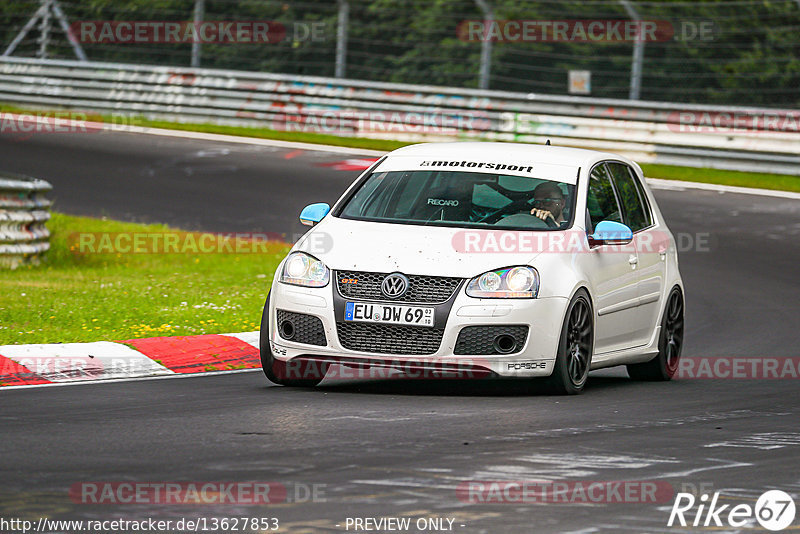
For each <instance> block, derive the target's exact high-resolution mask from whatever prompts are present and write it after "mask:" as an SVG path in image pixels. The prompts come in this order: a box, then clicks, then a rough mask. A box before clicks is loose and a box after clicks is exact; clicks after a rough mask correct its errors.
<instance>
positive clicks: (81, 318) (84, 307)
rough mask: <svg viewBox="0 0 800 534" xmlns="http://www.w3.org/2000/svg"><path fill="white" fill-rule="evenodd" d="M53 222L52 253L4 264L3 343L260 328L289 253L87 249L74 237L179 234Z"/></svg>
mask: <svg viewBox="0 0 800 534" xmlns="http://www.w3.org/2000/svg"><path fill="white" fill-rule="evenodd" d="M48 227H49V229H50V232H51V233H52V237H51V239H50V242H51V250H50V251H49V252H48V253H47V255H46V256H45V258H44V260H43V262H42V264H41V265H38V266H31V265H26V266H22V267H20V268H18V269H16V270H5V269H0V345H3V344H20V343H56V342H65V343H66V342H79V341H99V340H123V339H131V338H141V337H155V336H177V335H196V334H214V333H224V332H244V331H253V330H258V327H259V322H260V319H261V310H262V308H263V306H264V299H265V298H266V294H267V292H268V291H269V286H270V284H271V283H272V277H273V273H274V271H275V268H276V267H277V265H278V263H279V262H280V260H281V259H282V258H283V256H284V255H285V254H286V252H287V251H288V249H289V245H287V244H285V243H276V242H272V243H269V244H262V246H260V248H259V252H258V253H238V254H233V253H226V252H214V253H193V252H189V253H169V254H165V253H137V254H130V253H101V254H93V253H91V252H90V250H91V249H90V248H87V247H85V248H84V250H85V251H89V253H82V254H81V253H78V252H79V250H76V247H77V246H78V244H79V243H80V242H79V241H76V240H75V237H74V236H73V237H72V238H70V235H71V234H75V233H78V232H93V233H96V232H112V233H116V232H148V233H153V232H155V233H160V232H165V231H170V232H172V231H174V230H172V229H170V228H168V227H167V226H164V225H140V224H131V223H122V222H117V221H109V220H100V219H91V218H86V217H72V216H67V215H62V214H59V213H54V214H53V218H52V220H51V221H50V222H49V223H48ZM178 235H179V236H183V237H185V236H188V234H187V233H185V232H182V233H178ZM192 235H193V236H199V234H192ZM95 243H96V244H100V243H102V242H101V241H99V240H97V241H95ZM123 245H124V243H123ZM70 247H72V250H70ZM243 248H245V249H247V250H252V249H253V248H254V247H249V246H247V247H243Z"/></svg>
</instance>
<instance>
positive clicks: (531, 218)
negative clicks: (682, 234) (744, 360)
mask: <svg viewBox="0 0 800 534" xmlns="http://www.w3.org/2000/svg"><path fill="white" fill-rule="evenodd" d="M300 220H301V222H302V223H303V224H306V225H309V226H311V227H312V228H311V229H310V230H309V231H308V232H307V233H306V234H305V235H304V236H303V238H301V239H300V240H299V241H298V242H297V243H296V244H295V245H294V247H293V248H292V250H291V251H290V252H289V254H288V255H287V257H286V258H285V259H284V260H283V261H282V262H281V264H280V265H279V266H278V270H277V272H276V275H275V278H274V281H273V283H272V287H271V290H270V293H269V295H268V297H267V300H266V304H265V306H264V313H263V316H262V321H261V333H260V350H261V361H262V365H263V369H264V373H265V374H266V376H267V378H269V380H270V381H272V382H275V383H277V384H283V385H287V386H300V387H311V386H315V385H317V384H318V383H319V382H321V381H322V380H323V378H325V374H326V373H327V372H328V371H329V370H330V369H331V368H332V367H334V366H339V367H342V366H343V367H342V368H349V369H384V370H392V371H393V372H400V373H404V374H410V375H412V376H418V377H428V376H431V377H434V376H436V377H439V376H490V377H496V378H516V379H538V382H539V383H543V385H545V386H547V387H549V388H550V389H552V390H554V391H556V392H559V393H564V394H574V393H579V392H581V391H582V390H583V388H584V386H585V384H586V381H587V376H588V374H589V371H590V370H594V369H600V368H604V367H611V366H616V365H625V366H627V371H628V374H629V375H630V377H632V378H634V379H639V380H669V379H671V378H672V377H673V375H674V374H675V372H676V370H677V367H678V362H679V358H680V354H681V348H682V344H683V328H684V326H683V315H684V294H683V284H682V281H681V276H680V272H679V269H678V257H677V251H676V246H675V241H674V238H673V236H672V234H671V233H670V231H669V229H668V227H667V225H666V222H665V221H664V218H663V216H662V215H661V212H660V211H659V209H658V206H657V204H656V201H655V198H654V197H653V195H652V193H651V192H650V190H649V188H648V186H647V183H646V182H645V180H644V178H643V175H642V170H641V168H640V167H639V166H638V165H637V164H636V163H634V162H632V161H630V160H629V159H627V158H624V157H621V156H618V155H614V154H609V153H603V152H596V151H591V150H582V149H575V148H563V147H556V146H550V145H546V146H545V145H531V144H512V143H466V142H464V143H424V144H418V145H413V146H408V147H404V148H401V149H398V150H395V151H393V152H391V153H389V154H387V155H385V156H384V157H382V158H380V159H379V160H378V161H377V162H375V164H374V165H373V166H372V167H371V168H369V169H368V170H367V171H366V172H364V173H363V174H362V175H361V176H360V177H359V178H358V179H356V180H355V181H354V182H353V184H352V185H351V186H350V187H349V188H348V189H347V190H346V191H345V193H344V194H343V195H342V196H341V198H340V199H339V200H338V201H337V202H336V203H335V204H334V206H333V207H332V208H331V207H330V206H329V205H328V204H325V203H317V204H312V205H309V206H307V207H306V208H305V209H303V211H302V212H301V214H300Z"/></svg>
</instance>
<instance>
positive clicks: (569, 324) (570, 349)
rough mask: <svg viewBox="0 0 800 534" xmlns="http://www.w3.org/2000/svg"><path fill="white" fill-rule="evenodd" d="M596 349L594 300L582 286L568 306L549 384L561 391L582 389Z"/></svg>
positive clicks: (567, 391)
mask: <svg viewBox="0 0 800 534" xmlns="http://www.w3.org/2000/svg"><path fill="white" fill-rule="evenodd" d="M593 351H594V313H593V312H592V304H591V301H590V299H589V294H588V293H587V292H586V290H584V289H579V290H578V292H577V293H576V294H575V296H574V297H572V300H571V301H570V303H569V306H568V307H567V313H566V316H565V317H564V325H563V326H562V327H561V337H560V339H559V341H558V354H557V355H556V362H555V366H554V368H553V374H552V375H550V378H548V386H549V388H550V389H551V390H552V391H553V392H554V393H557V394H560V395H577V394H578V393H581V392H582V391H583V387H584V386H585V385H586V380H587V378H588V376H589V368H590V367H591V365H592V353H593Z"/></svg>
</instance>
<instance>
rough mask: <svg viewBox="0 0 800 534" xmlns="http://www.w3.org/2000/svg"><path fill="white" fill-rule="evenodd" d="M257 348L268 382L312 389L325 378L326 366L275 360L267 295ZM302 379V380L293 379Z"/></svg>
mask: <svg viewBox="0 0 800 534" xmlns="http://www.w3.org/2000/svg"><path fill="white" fill-rule="evenodd" d="M259 348H260V352H261V368H262V369H263V371H264V375H266V377H267V378H268V379H269V381H270V382H273V383H275V384H278V385H281V386H289V387H298V388H313V387H314V386H316V385H317V384H319V383H320V382H322V379H323V378H325V373H327V371H328V366H327V365H325V364H317V363H316V362H313V361H305V360H303V361H296V362H294V361H293V362H289V364H288V365H287V362H285V361H283V360H279V359H277V358H275V356H273V354H272V349H271V347H270V335H269V295H267V302H266V304H264V312H263V313H262V314H261V331H260V332H259ZM295 377H302V378H295Z"/></svg>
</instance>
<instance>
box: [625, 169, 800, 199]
mask: <svg viewBox="0 0 800 534" xmlns="http://www.w3.org/2000/svg"><path fill="white" fill-rule="evenodd" d="M641 167H642V170H643V171H644V175H645V176H647V177H648V178H661V179H664V180H684V181H687V182H702V183H706V184H720V185H735V186H739V187H755V188H760V189H775V190H779V191H794V192H800V176H789V175H785V174H764V173H756V172H738V171H725V170H720V169H698V168H695V167H676V166H673V165H655V164H649V163H643V164H642V165H641Z"/></svg>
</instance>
